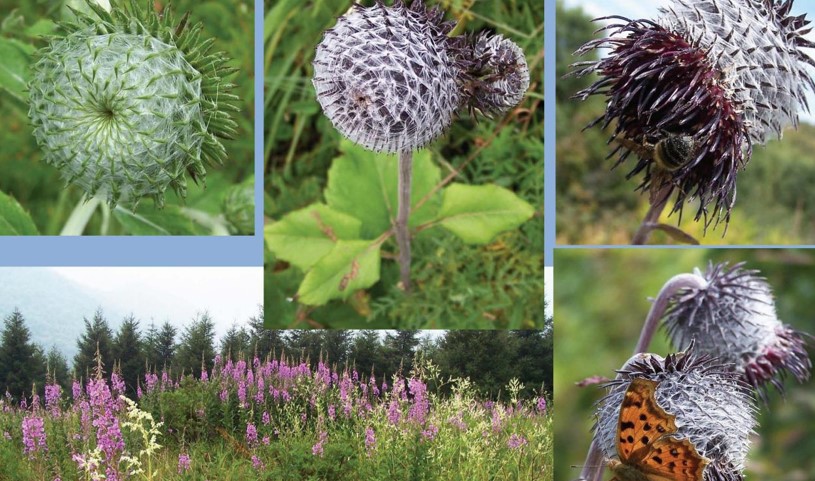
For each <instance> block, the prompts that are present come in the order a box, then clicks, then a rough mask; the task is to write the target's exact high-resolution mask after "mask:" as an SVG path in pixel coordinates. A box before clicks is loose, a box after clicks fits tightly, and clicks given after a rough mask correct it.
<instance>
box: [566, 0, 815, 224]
mask: <svg viewBox="0 0 815 481" xmlns="http://www.w3.org/2000/svg"><path fill="white" fill-rule="evenodd" d="M791 7H792V1H791V0H790V1H783V2H780V1H777V0H767V1H761V2H759V1H749V2H744V1H743V0H696V1H693V2H686V1H683V0H669V3H668V6H667V7H665V8H662V9H661V10H660V12H661V16H660V17H659V18H658V19H657V20H655V21H652V20H644V19H641V20H630V19H626V18H623V17H613V18H614V19H616V20H619V22H618V23H614V24H611V25H609V26H607V27H605V28H603V29H601V30H607V31H610V35H609V37H607V38H602V39H595V40H592V41H590V42H588V43H586V44H585V45H584V46H582V47H581V48H580V49H579V50H578V51H577V52H576V53H577V54H580V55H582V54H585V53H587V52H590V51H592V50H595V49H599V48H609V49H611V53H610V54H609V55H608V56H606V57H604V58H603V59H601V60H599V61H589V62H581V63H578V64H575V65H574V67H578V69H577V70H575V72H573V73H574V74H575V75H578V76H580V75H586V74H589V73H593V72H596V73H597V74H599V75H600V79H599V80H598V81H597V82H595V83H594V84H593V85H591V86H590V87H588V88H586V89H584V90H582V91H580V92H578V93H577V94H576V96H575V97H576V98H579V99H586V98H587V97H589V96H590V95H594V94H599V95H604V96H606V98H607V104H606V111H605V113H604V115H603V116H602V117H600V118H599V119H597V120H595V121H594V122H593V123H592V124H590V126H591V125H596V124H601V125H602V126H603V127H604V128H605V127H607V126H609V125H610V124H612V123H615V122H616V125H615V130H614V133H613V135H612V140H616V141H617V142H618V145H616V146H615V149H614V151H613V152H612V154H611V155H614V154H615V153H618V154H619V157H618V161H617V164H620V163H622V162H624V161H625V160H626V159H627V158H628V157H629V156H630V154H631V153H632V152H634V153H636V154H637V157H638V160H637V163H636V164H635V165H634V167H633V168H632V169H631V171H630V173H629V177H632V176H634V175H637V174H639V173H642V172H644V177H643V180H642V182H641V184H640V186H639V189H642V190H649V189H650V191H651V196H652V203H656V202H657V201H659V200H660V198H661V199H664V198H667V196H669V195H670V193H671V191H673V192H676V194H677V195H676V200H675V203H674V206H673V209H672V212H681V210H682V208H683V205H684V203H685V202H686V201H690V200H692V199H699V201H700V204H699V208H698V210H697V211H696V214H695V216H694V218H695V220H697V221H698V220H700V219H702V218H704V222H705V226H706V227H707V226H708V225H710V223H711V222H713V221H714V220H715V221H716V222H717V223H718V222H719V221H724V223H725V224H726V223H727V222H729V219H730V211H731V209H732V207H733V204H734V202H735V198H736V174H737V172H738V170H740V169H742V168H743V167H744V166H745V165H746V164H747V162H748V161H749V160H750V157H751V153H752V146H753V144H754V143H762V144H763V143H765V142H766V141H767V140H768V138H769V134H770V133H771V132H772V133H777V134H778V136H779V137H780V135H781V130H782V129H783V128H784V127H785V126H786V125H796V124H797V111H798V110H799V108H801V106H805V105H806V102H805V98H804V97H805V93H806V90H807V89H809V90H813V89H815V84H813V82H812V79H811V78H810V76H809V74H808V73H807V71H806V69H805V67H806V64H810V65H811V64H813V61H812V59H811V58H810V57H809V56H808V55H806V54H805V53H804V52H803V51H802V50H801V49H802V47H803V48H811V47H813V46H815V45H813V44H812V43H810V42H809V41H808V40H806V39H805V38H804V37H803V35H804V34H806V33H807V32H808V29H807V25H808V24H809V22H808V21H807V20H805V18H804V16H803V15H802V16H798V17H793V16H790V15H789V12H790V9H791ZM609 18H612V17H609ZM598 20H602V19H598ZM662 196H664V197H662ZM710 204H713V205H714V208H713V212H710V210H709V206H710Z"/></svg>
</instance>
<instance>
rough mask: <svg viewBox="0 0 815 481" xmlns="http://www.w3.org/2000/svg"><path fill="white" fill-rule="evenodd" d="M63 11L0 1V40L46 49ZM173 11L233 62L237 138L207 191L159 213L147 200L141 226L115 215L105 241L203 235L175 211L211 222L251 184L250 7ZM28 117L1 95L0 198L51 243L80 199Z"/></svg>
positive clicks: (224, 3) (222, 0)
mask: <svg viewBox="0 0 815 481" xmlns="http://www.w3.org/2000/svg"><path fill="white" fill-rule="evenodd" d="M82 1H84V0H79V1H77V0H71V2H70V3H71V5H73V6H74V7H76V6H78V5H79V4H81V2H82ZM65 3H68V2H66V1H63V0H39V1H33V0H25V1H22V2H19V1H15V0H0V40H4V41H7V40H13V41H15V42H19V44H21V45H29V46H31V47H30V48H31V50H32V51H33V49H34V48H35V47H36V48H40V47H43V46H45V45H46V43H47V42H46V41H45V40H44V39H43V38H42V37H41V35H40V33H41V32H43V31H47V30H48V29H50V28H53V25H52V24H51V23H50V22H55V21H58V20H60V19H62V18H65V17H66V16H67V15H69V13H68V9H67V6H66V5H65ZM140 3H141V4H146V3H147V2H140ZM167 3H168V2H167V1H165V0H161V1H157V2H155V5H156V7H158V8H161V7H162V6H164V5H166V4H167ZM172 8H173V10H174V11H175V12H176V16H177V18H179V19H180V18H181V16H182V14H183V13H184V12H187V11H189V12H190V19H189V22H192V23H197V22H202V23H203V24H204V29H203V33H202V37H203V38H209V37H214V38H215V39H216V41H215V45H214V49H216V50H220V51H225V52H227V54H228V55H229V56H230V57H231V58H232V62H231V65H232V66H235V67H238V68H239V69H240V72H239V73H237V74H236V75H235V76H233V78H232V79H231V82H232V83H234V84H236V85H237V88H236V89H235V90H234V93H235V94H236V95H238V96H239V97H240V102H239V104H238V106H239V107H240V110H241V111H240V113H238V114H236V115H235V117H236V118H235V120H236V121H237V122H238V135H237V137H236V139H235V140H225V141H223V143H224V146H225V147H226V150H227V160H226V162H225V164H224V165H223V166H222V167H211V168H207V177H206V189H203V188H201V187H199V186H196V185H195V184H194V183H190V186H189V188H188V194H187V200H186V203H184V202H183V201H182V200H181V199H178V198H177V197H176V196H175V194H174V193H172V192H170V193H169V194H168V197H167V206H166V207H165V209H164V210H161V211H159V210H157V209H155V207H154V206H153V203H152V201H151V200H145V201H143V202H142V203H140V205H139V206H138V209H137V211H136V213H137V214H139V215H140V216H142V217H143V219H146V220H147V221H148V222H145V221H144V220H143V219H138V218H131V217H129V216H128V217H125V216H121V215H119V216H117V218H118V219H120V222H112V223H111V224H110V226H109V227H108V229H107V232H106V233H107V234H156V233H159V232H161V231H162V230H163V231H165V233H171V234H183V235H190V234H207V233H208V232H209V230H208V228H207V227H206V226H204V225H202V224H200V223H198V222H195V221H193V220H191V219H190V217H189V216H187V215H185V214H184V213H182V211H181V210H180V207H183V206H186V207H188V208H190V209H195V210H198V211H201V212H203V213H205V214H207V215H210V216H212V217H218V216H219V215H220V213H221V209H222V202H223V200H224V197H225V196H226V195H227V194H228V193H229V191H230V188H232V187H233V186H236V185H237V184H240V183H242V182H252V180H251V179H252V174H253V172H254V169H253V165H254V164H253V155H254V134H253V132H254V127H253V119H254V113H253V112H254V86H253V72H254V70H253V65H254V53H253V50H254V49H253V31H254V20H253V19H254V3H253V2H252V1H251V0H238V1H235V0H208V1H204V2H201V1H196V0H174V1H173V2H172ZM27 113H28V106H27V105H24V104H23V103H21V102H19V101H17V100H15V99H14V98H13V97H11V96H10V95H8V93H7V92H4V91H2V89H1V88H0V118H2V119H3V127H4V128H3V129H0V192H2V193H6V194H8V195H10V196H11V197H13V198H14V199H16V200H17V201H18V202H19V203H20V204H21V205H22V206H23V208H24V209H25V210H26V211H28V212H29V213H30V215H31V217H32V218H33V220H34V224H35V225H36V226H37V229H38V231H39V233H41V234H46V235H55V234H59V233H60V231H61V230H62V227H63V225H64V224H65V221H66V220H67V218H68V216H69V215H70V213H71V211H72V209H73V208H74V207H75V206H76V205H77V203H78V202H80V200H81V199H82V195H83V194H82V192H81V191H80V190H79V189H77V188H75V187H68V188H64V187H63V186H64V182H63V180H62V179H61V178H60V174H59V171H58V170H57V169H55V168H54V167H52V166H50V165H47V164H46V163H45V162H44V161H43V160H42V158H41V154H40V151H39V148H38V147H37V144H36V142H35V140H34V137H33V135H32V134H31V131H32V129H31V127H30V123H29V120H28V114H27ZM103 222H104V219H103V216H102V215H100V214H99V213H98V211H97V213H96V214H95V216H94V217H93V218H92V219H91V221H90V223H89V224H88V227H87V228H86V229H85V232H86V233H100V232H101V229H102V226H103ZM149 223H153V224H154V225H158V226H159V227H160V229H156V228H154V227H151V226H150V225H149Z"/></svg>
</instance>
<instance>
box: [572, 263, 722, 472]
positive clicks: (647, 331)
mask: <svg viewBox="0 0 815 481" xmlns="http://www.w3.org/2000/svg"><path fill="white" fill-rule="evenodd" d="M707 285H708V282H707V280H706V279H705V278H704V277H702V276H701V275H698V274H679V275H676V276H673V277H672V278H670V279H669V280H668V282H666V283H665V285H663V286H662V289H660V291H659V294H657V297H656V299H654V303H653V304H651V310H650V311H648V316H647V317H646V318H645V322H644V323H643V325H642V330H641V331H640V338H639V340H638V341H637V346H636V347H635V348H634V354H639V353H642V352H645V351H646V350H648V346H649V345H650V344H651V339H653V338H654V333H655V332H656V330H657V327H659V320H660V319H662V316H664V315H665V311H666V310H667V309H668V304H669V302H670V300H671V297H673V295H674V294H676V293H677V292H679V291H680V290H682V289H704V288H706V287H707ZM619 377H620V376H619V375H618V376H617V378H618V379H619ZM604 467H605V463H604V462H603V453H602V452H601V451H600V447H599V446H598V445H597V443H596V442H595V441H594V440H592V442H591V447H589V453H588V454H587V455H586V462H585V464H584V465H583V471H582V472H581V473H580V478H579V479H580V480H581V481H602V479H603V468H604Z"/></svg>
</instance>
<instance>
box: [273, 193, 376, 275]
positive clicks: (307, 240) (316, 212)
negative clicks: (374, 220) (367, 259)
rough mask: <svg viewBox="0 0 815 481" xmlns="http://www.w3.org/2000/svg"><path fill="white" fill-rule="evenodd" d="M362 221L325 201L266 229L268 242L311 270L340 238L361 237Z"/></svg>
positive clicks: (277, 252) (278, 252) (279, 253)
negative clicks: (333, 207)
mask: <svg viewBox="0 0 815 481" xmlns="http://www.w3.org/2000/svg"><path fill="white" fill-rule="evenodd" d="M361 224H362V223H361V222H360V221H359V220H358V219H355V218H354V217H352V216H350V215H348V214H343V213H342V212H338V211H336V210H334V209H332V208H330V207H328V206H327V205H324V204H313V205H310V206H308V207H306V208H305V209H300V210H297V211H294V212H292V213H290V214H288V215H287V216H285V217H283V218H282V219H280V220H279V221H277V222H275V223H273V224H270V225H267V226H266V227H265V228H264V237H265V239H266V245H267V246H268V247H269V249H270V250H271V251H272V252H274V254H275V255H276V256H277V257H278V258H279V259H283V260H284V261H286V262H288V263H290V264H292V265H295V266H297V267H299V268H300V269H302V270H304V271H305V270H308V269H309V268H310V267H311V266H313V265H314V264H315V263H316V262H317V261H319V260H320V259H321V258H322V257H323V256H325V255H326V254H328V253H329V252H330V251H331V249H333V248H334V246H335V245H336V243H337V241H338V240H341V239H342V240H355V239H359V228H360V225H361Z"/></svg>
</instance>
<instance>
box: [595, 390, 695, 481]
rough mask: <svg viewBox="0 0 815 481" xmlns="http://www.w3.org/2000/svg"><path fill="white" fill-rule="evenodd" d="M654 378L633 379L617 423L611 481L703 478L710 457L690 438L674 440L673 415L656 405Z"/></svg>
mask: <svg viewBox="0 0 815 481" xmlns="http://www.w3.org/2000/svg"><path fill="white" fill-rule="evenodd" d="M657 384H658V383H657V382H656V381H651V380H648V379H633V380H632V381H631V384H630V385H629V386H628V389H627V390H626V391H625V397H624V398H623V403H622V406H621V407H620V419H619V423H618V424H617V455H618V457H619V458H620V459H619V460H616V459H612V460H611V461H609V465H608V466H609V468H611V470H612V471H613V472H614V478H613V479H612V480H611V481H703V473H704V472H705V466H707V465H708V463H709V462H710V460H709V459H707V458H705V457H703V456H701V455H700V454H699V453H698V452H697V451H696V447H695V446H694V445H693V443H691V442H690V440H689V439H687V438H685V439H676V438H675V437H673V436H672V435H673V434H674V433H676V422H675V419H676V416H673V415H671V414H668V413H667V412H665V410H664V409H662V408H661V407H659V405H658V404H657V401H656V398H655V396H654V395H655V393H656V387H657Z"/></svg>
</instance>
